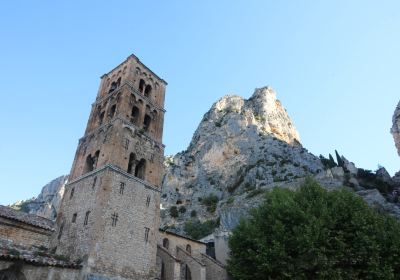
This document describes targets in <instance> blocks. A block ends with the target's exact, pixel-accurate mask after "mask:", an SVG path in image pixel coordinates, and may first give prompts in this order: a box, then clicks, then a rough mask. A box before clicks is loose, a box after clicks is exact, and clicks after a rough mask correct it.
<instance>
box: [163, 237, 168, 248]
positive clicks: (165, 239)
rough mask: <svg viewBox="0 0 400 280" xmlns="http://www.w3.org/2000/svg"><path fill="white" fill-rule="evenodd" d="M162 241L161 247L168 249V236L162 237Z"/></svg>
mask: <svg viewBox="0 0 400 280" xmlns="http://www.w3.org/2000/svg"><path fill="white" fill-rule="evenodd" d="M162 243H163V247H164V248H165V249H169V240H168V238H164V239H163V242H162Z"/></svg>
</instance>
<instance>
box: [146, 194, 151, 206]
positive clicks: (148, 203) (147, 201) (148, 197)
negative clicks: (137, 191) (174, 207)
mask: <svg viewBox="0 0 400 280" xmlns="http://www.w3.org/2000/svg"><path fill="white" fill-rule="evenodd" d="M149 205H150V195H148V196H147V200H146V206H147V207H149Z"/></svg>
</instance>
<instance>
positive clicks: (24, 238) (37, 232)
mask: <svg viewBox="0 0 400 280" xmlns="http://www.w3.org/2000/svg"><path fill="white" fill-rule="evenodd" d="M52 233H53V232H52V231H51V230H48V229H44V228H40V227H37V226H33V225H29V224H27V223H24V222H20V221H15V220H11V219H8V218H4V217H0V236H1V238H5V239H8V240H13V242H14V243H16V244H21V245H27V246H37V247H46V248H48V246H49V239H50V236H51V235H52Z"/></svg>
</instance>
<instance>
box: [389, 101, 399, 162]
mask: <svg viewBox="0 0 400 280" xmlns="http://www.w3.org/2000/svg"><path fill="white" fill-rule="evenodd" d="M392 123H393V126H392V129H391V130H390V132H391V133H392V135H393V139H394V143H395V145H396V148H397V153H398V154H399V156H400V102H399V104H397V107H396V109H395V111H394V114H393V119H392Z"/></svg>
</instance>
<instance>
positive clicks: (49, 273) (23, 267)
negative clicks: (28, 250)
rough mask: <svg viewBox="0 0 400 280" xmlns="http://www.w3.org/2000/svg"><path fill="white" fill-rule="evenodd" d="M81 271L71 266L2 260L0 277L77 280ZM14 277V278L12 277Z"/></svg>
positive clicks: (35, 279)
mask: <svg viewBox="0 0 400 280" xmlns="http://www.w3.org/2000/svg"><path fill="white" fill-rule="evenodd" d="M79 273H80V271H79V270H77V269H70V268H59V267H51V266H37V265H30V264H26V263H14V262H9V261H3V260H0V279H3V278H2V276H3V277H6V276H7V277H8V278H4V279H15V280H39V279H40V280H77V279H79ZM12 277H14V278H12Z"/></svg>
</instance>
